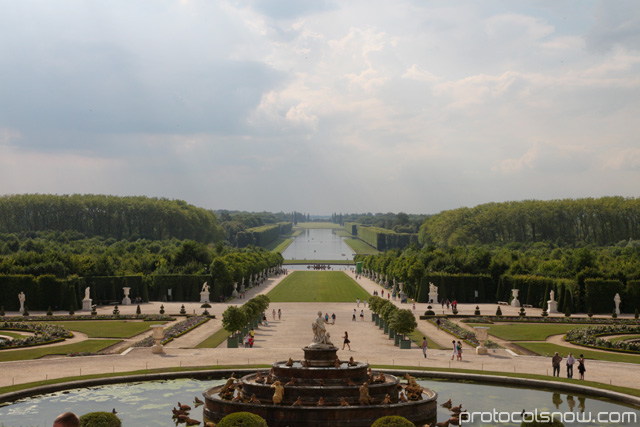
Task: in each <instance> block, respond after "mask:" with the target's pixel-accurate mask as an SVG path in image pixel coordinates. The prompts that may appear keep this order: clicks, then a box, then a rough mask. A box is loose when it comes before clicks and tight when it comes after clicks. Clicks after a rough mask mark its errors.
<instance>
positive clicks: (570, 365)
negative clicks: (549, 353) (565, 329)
mask: <svg viewBox="0 0 640 427" xmlns="http://www.w3.org/2000/svg"><path fill="white" fill-rule="evenodd" d="M566 363H567V378H573V365H574V364H575V363H576V358H575V357H573V353H569V356H567V362H566Z"/></svg>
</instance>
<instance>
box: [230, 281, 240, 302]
mask: <svg viewBox="0 0 640 427" xmlns="http://www.w3.org/2000/svg"><path fill="white" fill-rule="evenodd" d="M231 296H232V297H234V298H238V282H234V283H233V292H231Z"/></svg>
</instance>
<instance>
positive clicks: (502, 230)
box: [419, 197, 640, 247]
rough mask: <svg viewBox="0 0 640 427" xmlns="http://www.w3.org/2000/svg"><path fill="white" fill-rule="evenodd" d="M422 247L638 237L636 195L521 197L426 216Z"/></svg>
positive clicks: (639, 219) (638, 201) (639, 208)
mask: <svg viewBox="0 0 640 427" xmlns="http://www.w3.org/2000/svg"><path fill="white" fill-rule="evenodd" d="M419 236H420V242H421V243H422V244H423V245H436V246H441V247H446V246H458V245H473V244H488V245H506V244H509V243H514V242H519V243H534V242H552V243H555V244H557V245H560V246H577V245H597V246H606V245H612V244H616V243H618V242H621V241H628V240H638V239H640V199H636V198H624V197H602V198H599V199H593V198H586V199H576V200H574V199H563V200H550V201H540V200H525V201H520V202H504V203H486V204H483V205H478V206H476V207H473V208H459V209H453V210H448V211H444V212H441V213H439V214H437V215H433V216H431V217H429V218H427V219H426V220H425V221H424V223H423V224H422V226H421V227H420V233H419Z"/></svg>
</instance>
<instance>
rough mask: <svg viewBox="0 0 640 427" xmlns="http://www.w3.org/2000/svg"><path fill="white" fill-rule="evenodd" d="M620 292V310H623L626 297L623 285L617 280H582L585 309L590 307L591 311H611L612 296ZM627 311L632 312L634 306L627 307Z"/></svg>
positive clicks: (612, 305)
mask: <svg viewBox="0 0 640 427" xmlns="http://www.w3.org/2000/svg"><path fill="white" fill-rule="evenodd" d="M616 293H618V294H620V298H621V299H622V303H621V304H620V310H621V311H625V310H624V308H625V307H626V304H625V303H626V298H625V296H624V285H623V284H622V282H620V281H619V280H603V279H586V280H585V281H584V305H585V309H587V310H588V309H591V310H592V312H593V313H611V312H612V311H613V309H614V308H615V303H614V302H613V298H614V297H615V295H616ZM628 308H629V310H627V311H628V312H631V313H632V312H633V310H634V309H635V307H633V308H631V307H628Z"/></svg>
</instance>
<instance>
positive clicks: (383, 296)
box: [382, 289, 384, 298]
mask: <svg viewBox="0 0 640 427" xmlns="http://www.w3.org/2000/svg"><path fill="white" fill-rule="evenodd" d="M382 298H384V289H383V290H382Z"/></svg>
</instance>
